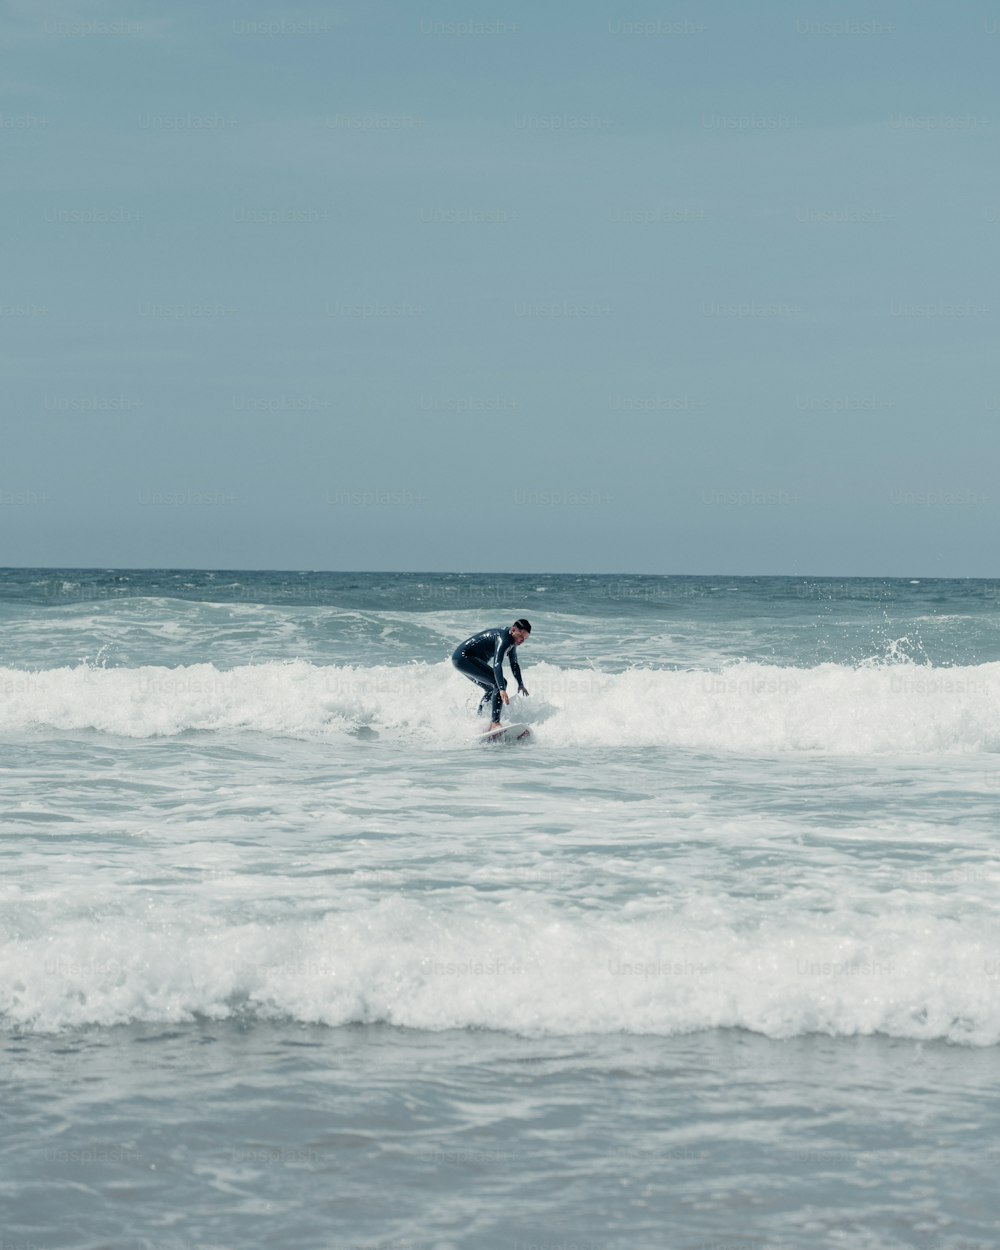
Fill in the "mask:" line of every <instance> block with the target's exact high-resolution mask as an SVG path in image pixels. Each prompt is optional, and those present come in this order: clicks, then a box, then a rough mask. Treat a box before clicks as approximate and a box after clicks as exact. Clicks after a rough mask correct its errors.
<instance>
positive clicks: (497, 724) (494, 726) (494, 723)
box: [490, 720, 500, 729]
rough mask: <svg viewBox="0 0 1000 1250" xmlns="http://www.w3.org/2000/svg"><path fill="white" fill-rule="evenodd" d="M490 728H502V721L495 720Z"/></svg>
mask: <svg viewBox="0 0 1000 1250" xmlns="http://www.w3.org/2000/svg"><path fill="white" fill-rule="evenodd" d="M490 728H491V729H499V728H500V722H499V721H498V720H495V721H494V722H493V724H492V725H490Z"/></svg>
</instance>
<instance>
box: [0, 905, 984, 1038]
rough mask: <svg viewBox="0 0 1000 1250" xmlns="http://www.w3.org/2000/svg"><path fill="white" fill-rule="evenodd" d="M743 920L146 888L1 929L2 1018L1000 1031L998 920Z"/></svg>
mask: <svg viewBox="0 0 1000 1250" xmlns="http://www.w3.org/2000/svg"><path fill="white" fill-rule="evenodd" d="M749 919H750V918H749V917H748V916H746V915H742V914H735V913H734V914H729V915H727V914H725V913H724V912H721V913H720V909H719V907H718V905H717V904H716V903H715V902H714V901H713V900H712V899H709V898H699V897H691V898H688V899H686V900H685V902H684V904H683V905H675V907H674V908H673V909H666V910H664V909H663V908H662V907H661V908H658V909H657V910H656V911H655V912H652V911H646V912H644V913H640V914H628V912H626V913H622V912H620V911H619V912H615V913H610V912H605V913H595V912H593V911H590V912H588V911H585V910H582V909H570V908H566V907H564V906H557V905H555V904H554V903H552V902H551V901H550V900H546V899H543V898H539V897H537V896H535V897H528V896H527V895H519V896H516V897H510V898H508V899H507V900H506V901H504V902H503V903H498V902H496V901H491V902H485V901H483V900H481V899H479V900H472V901H468V902H466V903H464V904H462V905H454V904H451V905H448V906H442V905H441V903H440V902H438V903H430V902H424V901H419V902H418V901H414V900H410V899H406V898H404V897H402V896H399V895H392V896H390V897H386V898H383V899H381V900H379V901H377V902H369V903H368V904H366V905H360V906H358V905H356V906H354V907H353V908H351V909H350V910H343V911H340V912H332V913H330V914H327V915H326V916H323V917H321V918H314V919H311V920H308V921H302V920H292V919H291V918H288V919H287V920H286V922H285V923H276V922H275V921H276V917H275V916H274V915H271V916H270V917H269V918H268V920H267V921H266V922H264V921H261V922H259V923H257V922H243V923H231V924H229V925H226V924H224V923H223V922H221V921H220V919H219V917H218V915H216V916H214V917H213V916H212V915H211V914H210V913H207V912H205V911H204V908H203V907H201V908H196V907H193V906H192V905H191V904H190V903H188V904H185V905H182V904H180V903H179V901H174V902H171V903H169V904H168V903H167V902H162V903H160V904H158V905H156V906H154V905H153V904H152V902H151V901H150V902H148V903H147V905H146V906H145V907H144V909H143V912H142V915H141V916H140V915H135V916H134V917H129V916H122V915H118V916H116V917H114V918H110V917H108V916H106V915H105V916H104V917H102V918H101V919H100V920H98V919H95V918H90V917H81V916H78V917H76V918H70V917H66V918H65V919H64V921H63V923H62V924H61V926H59V927H58V928H56V929H54V930H51V931H49V932H47V933H46V934H45V935H44V936H41V935H35V936H31V937H25V938H21V939H19V940H12V939H8V940H7V941H6V943H5V944H4V945H3V947H2V948H0V949H2V956H3V957H2V960H0V969H2V971H0V1020H2V1021H3V1023H4V1025H5V1027H6V1028H8V1029H11V1028H13V1029H18V1030H27V1031H42V1032H53V1031H56V1032H58V1031H61V1030H65V1029H67V1028H70V1029H72V1028H79V1027H86V1026H95V1025H96V1026H111V1025H118V1024H126V1023H132V1022H147V1023H149V1022H156V1023H178V1022H183V1021H191V1020H194V1019H197V1018H199V1017H201V1018H210V1019H226V1018H247V1019H286V1020H295V1021H301V1022H306V1023H319V1024H325V1025H329V1026H340V1025H348V1024H352V1023H374V1022H380V1023H381V1022H384V1023H388V1024H392V1025H396V1026H400V1027H406V1028H414V1029H426V1030H444V1029H455V1028H463V1029H465V1028H475V1029H497V1030H505V1031H512V1032H515V1033H521V1034H526V1035H543V1034H564V1035H580V1034H587V1033H608V1032H626V1033H636V1034H656V1035H670V1034H675V1033H688V1032H694V1031H699V1030H704V1029H712V1028H739V1029H747V1030H751V1031H753V1032H757V1033H762V1034H765V1035H766V1036H769V1037H774V1038H787V1037H792V1036H797V1035H802V1034H807V1033H824V1034H829V1035H832V1036H851V1035H857V1034H876V1033H879V1034H886V1035H889V1036H892V1037H899V1038H912V1039H924V1040H932V1039H938V1040H946V1041H950V1042H957V1043H963V1044H967V1045H974V1046H988V1045H995V1044H996V1043H997V1042H998V1041H1000V997H998V995H997V994H996V985H997V978H998V976H1000V967H998V963H997V958H996V951H997V949H998V946H997V942H996V938H997V932H996V923H995V922H993V923H990V922H988V921H987V922H986V923H985V926H981V925H978V924H977V926H976V928H975V931H973V930H972V928H971V927H970V926H968V925H967V924H962V923H960V922H959V921H958V920H955V919H951V918H949V917H946V916H932V915H929V914H927V913H925V912H924V911H921V910H919V908H918V907H917V905H916V904H915V903H911V904H909V905H907V904H905V903H901V904H897V905H896V906H895V907H894V906H892V905H891V904H890V905H888V906H887V907H886V909H885V911H884V913H883V914H882V915H879V916H872V915H871V914H869V913H867V912H862V911H859V910H851V909H849V908H846V907H845V908H840V909H837V910H834V911H832V912H827V913H815V912H814V913H808V912H800V913H797V914H787V913H786V914H785V915H783V916H782V917H781V918H778V917H773V918H761V917H760V916H759V915H758V916H757V917H756V919H755V920H754V922H753V923H748V920H749Z"/></svg>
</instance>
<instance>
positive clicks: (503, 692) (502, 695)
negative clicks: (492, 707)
mask: <svg viewBox="0 0 1000 1250" xmlns="http://www.w3.org/2000/svg"><path fill="white" fill-rule="evenodd" d="M500 698H501V699H503V701H504V703H505V704H506V705H507V707H510V695H509V694H508V693H507V691H506V690H501V691H500Z"/></svg>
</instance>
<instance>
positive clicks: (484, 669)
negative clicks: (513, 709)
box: [451, 617, 531, 729]
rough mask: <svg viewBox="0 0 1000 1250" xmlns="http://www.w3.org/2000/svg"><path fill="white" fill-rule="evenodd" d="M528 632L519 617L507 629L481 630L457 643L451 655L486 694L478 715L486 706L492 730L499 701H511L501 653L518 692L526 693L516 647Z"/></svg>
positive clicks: (495, 726)
mask: <svg viewBox="0 0 1000 1250" xmlns="http://www.w3.org/2000/svg"><path fill="white" fill-rule="evenodd" d="M530 633H531V624H530V622H529V621H526V620H525V619H524V617H522V618H521V619H520V620H519V621H515V622H514V624H513V625H511V627H510V628H509V629H484V630H482V631H481V632H480V633H478V634H473V635H472V637H471V638H466V640H465V642H462V643H459V645H458V646H457V647H456V648H455V652H454V654H453V655H452V657H451V662H452V664H454V665H455V667H456V668H457V669H458V671H459V672H460V673H462V674H463V675H464V676H466V677H468V679H469V681H474V682H475V683H476V685H477V686H479V687H480V689H482V690H483V691H485V693H484V694H483V697H482V698H481V699H480V700H479V715H480V716H482V714H483V712H484V711H485V710H486V707H487V705H489V707H490V711H491V713H492V717H493V724H492V728H493V729H499V727H500V704H501V703H505V704H507V705H509V704H510V699H509V698H508V697H507V682H506V679H505V678H504V675H503V661H504V656H506V657H507V658H508V659H509V660H510V667H511V671H512V672H513V674H514V676H515V677H516V678H517V693H518V694H524V695H526V694H527V693H528V691H527V689H526V688H525V685H524V682H523V681H522V680H521V666H520V665H519V664H518V662H517V648H518V647H520V646H521V645H522V643H524V641H525V640H526V639H527V637H528V635H529V634H530Z"/></svg>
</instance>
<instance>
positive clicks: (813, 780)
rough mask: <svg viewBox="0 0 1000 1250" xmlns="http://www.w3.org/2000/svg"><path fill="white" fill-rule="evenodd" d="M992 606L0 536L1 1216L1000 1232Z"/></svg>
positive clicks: (811, 1240) (294, 1239)
mask: <svg viewBox="0 0 1000 1250" xmlns="http://www.w3.org/2000/svg"><path fill="white" fill-rule="evenodd" d="M998 607H1000V586H998V585H997V584H994V583H991V582H985V581H971V580H963V581H943V580H918V579H898V580H888V579H887V580H875V579H813V578H758V579H751V578H727V577H715V578H711V577H708V578H669V577H665V578H657V577H648V578H643V577H587V576H569V575H559V576H556V575H544V576H543V575H530V576H519V575H499V574H498V575H475V576H471V575H465V576H459V575H442V574H424V575H416V574H408V575H402V574H399V575H391V574H322V573H302V574H295V573H245V572H243V573H241V572H224V571H219V572H190V571H186V572H183V571H182V572H177V571H149V572H135V571H94V572H82V571H80V570H67V571H57V570H8V571H6V572H4V573H2V574H0V618H2V625H3V632H2V635H0V636H2V639H3V650H2V654H0V734H2V736H3V743H4V748H5V749H4V756H5V763H4V803H3V805H4V822H3V841H2V852H3V866H4V872H3V874H2V878H0V891H2V904H0V1022H2V1027H3V1029H4V1036H5V1053H6V1055H7V1058H8V1061H9V1062H8V1063H7V1064H6V1065H5V1067H6V1068H7V1073H6V1076H5V1077H4V1088H3V1096H4V1103H3V1105H4V1107H5V1111H6V1112H7V1113H8V1116H9V1118H10V1123H11V1131H10V1132H9V1133H8V1134H7V1138H6V1141H5V1143H4V1145H3V1146H2V1147H0V1159H2V1160H3V1164H4V1171H3V1174H2V1177H0V1195H2V1198H3V1202H4V1204H5V1207H6V1210H5V1222H4V1227H3V1241H2V1244H3V1245H4V1246H8V1245H19V1244H20V1245H22V1246H25V1247H27V1246H36V1247H41V1246H53V1247H54V1246H59V1247H71V1248H73V1250H75V1248H77V1247H79V1248H81V1250H83V1248H87V1250H89V1248H94V1250H96V1248H97V1247H111V1246H114V1247H118V1246H126V1245H129V1246H139V1247H144V1248H145V1247H153V1246H156V1247H163V1248H166V1247H168V1246H174V1247H177V1248H179V1247H182V1246H183V1247H195V1246H209V1245H211V1246H233V1247H236V1246H239V1247H241V1248H245V1247H249V1246H253V1247H256V1246H261V1247H263V1246H272V1245H274V1244H278V1243H280V1244H287V1245H294V1246H296V1247H297V1248H305V1250H308V1248H310V1247H313V1246H315V1247H317V1250H319V1248H321V1247H322V1248H323V1250H329V1248H330V1247H347V1246H353V1247H355V1248H356V1250H357V1248H359V1247H361V1246H363V1245H364V1246H369V1247H376V1246H377V1247H379V1250H389V1248H390V1247H395V1248H396V1250H402V1248H403V1247H411V1246H412V1247H416V1246H421V1247H423V1246H432V1247H458V1246H461V1247H465V1246H469V1247H472V1246H475V1247H492V1246H497V1247H500V1246H504V1247H508V1248H510V1250H514V1248H515V1247H521V1250H526V1248H527V1247H529V1246H541V1245H548V1246H556V1245H559V1246H562V1247H563V1248H564V1250H565V1248H566V1247H570V1246H574V1245H576V1246H584V1245H585V1246H588V1247H590V1248H591V1250H593V1248H594V1247H602V1248H603V1247H615V1248H617V1247H626V1246H628V1247H631V1248H634V1247H643V1246H650V1247H662V1246H667V1247H681V1248H686V1247H691V1248H692V1250H693V1248H695V1247H699V1248H702V1250H704V1248H707V1247H710V1246H711V1247H716V1248H717V1250H721V1247H723V1246H740V1247H741V1248H742V1250H751V1247H752V1248H753V1250H762V1248H763V1247H779V1246H780V1247H800V1246H801V1247H806V1246H808V1247H813V1246H815V1247H828V1246H841V1245H843V1246H845V1247H847V1246H851V1247H862V1248H864V1247H872V1248H875V1247H878V1248H881V1247H897V1246H900V1247H901V1246H918V1245H919V1246H926V1247H935V1248H936V1250H937V1248H940V1250H946V1248H948V1247H955V1248H956V1250H957V1248H958V1247H960V1246H962V1247H966V1248H968V1247H969V1246H970V1245H977V1246H980V1245H981V1246H984V1247H985V1246H986V1245H994V1244H997V1242H996V1240H995V1230H996V1227H997V1217H998V1209H997V1203H996V1200H995V1199H993V1198H992V1197H989V1196H987V1195H988V1194H990V1193H991V1192H992V1185H991V1182H990V1181H989V1179H988V1178H989V1177H990V1175H991V1173H992V1168H993V1165H994V1164H995V1162H996V1150H995V1148H994V1146H993V1143H994V1142H995V1141H996V1139H997V1131H998V1129H1000V1116H998V1114H997V1105H996V1099H995V1096H994V1094H993V1089H994V1087H995V1085H996V1081H997V1078H998V1076H1000V1071H998V1064H997V1057H998V1054H1000V993H998V989H1000V909H998V906H997V904H998V895H1000V856H998V854H997V848H996V839H997V830H998V819H997V818H998V812H1000V610H998ZM517 616H527V617H528V618H529V619H530V620H531V622H532V625H533V632H532V635H531V638H530V639H529V641H528V642H527V643H526V644H525V645H524V646H523V647H522V648H521V653H520V660H521V664H522V669H523V672H524V680H525V683H526V685H527V687H528V689H529V690H530V692H531V694H530V697H529V698H527V699H520V698H512V706H511V709H510V712H509V713H506V716H507V717H508V718H509V719H517V720H523V721H526V722H528V723H529V724H530V725H531V726H532V729H533V736H532V738H531V740H530V742H528V743H526V744H518V745H516V746H505V747H483V746H482V745H481V744H479V743H478V742H477V741H476V740H475V734H476V733H477V732H479V731H480V730H481V729H482V728H483V727H484V726H483V724H482V723H481V722H478V721H477V719H476V717H475V706H476V703H477V702H478V695H477V693H476V691H475V690H474V689H473V687H472V686H471V684H470V683H469V682H468V681H466V680H465V679H464V678H463V677H462V676H461V675H459V674H458V673H457V672H456V671H455V670H454V669H453V667H452V666H451V664H450V662H449V656H450V653H451V651H452V649H453V648H454V646H455V645H456V644H457V643H458V642H459V641H461V640H462V638H464V637H466V636H467V635H468V634H470V633H473V632H475V631H476V630H478V629H481V628H484V627H486V626H491V625H503V624H509V623H510V622H511V621H512V620H513V619H514V618H515V617H517ZM512 688H513V683H512Z"/></svg>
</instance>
